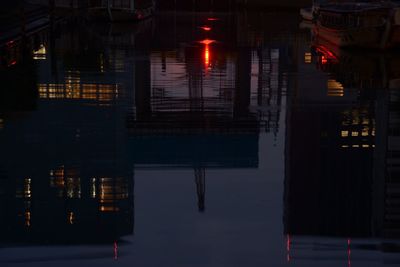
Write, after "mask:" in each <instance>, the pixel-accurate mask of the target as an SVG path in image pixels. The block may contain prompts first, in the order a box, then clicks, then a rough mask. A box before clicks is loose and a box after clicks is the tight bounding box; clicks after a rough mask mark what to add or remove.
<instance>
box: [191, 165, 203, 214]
mask: <svg viewBox="0 0 400 267" xmlns="http://www.w3.org/2000/svg"><path fill="white" fill-rule="evenodd" d="M205 173H206V172H205V169H204V168H201V167H197V168H195V169H194V175H195V182H196V192H197V206H198V208H199V212H204V211H205V195H206V174H205Z"/></svg>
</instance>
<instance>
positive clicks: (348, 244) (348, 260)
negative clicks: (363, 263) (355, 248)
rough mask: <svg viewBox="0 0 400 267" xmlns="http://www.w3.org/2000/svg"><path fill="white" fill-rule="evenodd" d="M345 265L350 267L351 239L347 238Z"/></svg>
mask: <svg viewBox="0 0 400 267" xmlns="http://www.w3.org/2000/svg"><path fill="white" fill-rule="evenodd" d="M347 265H348V266H349V267H351V239H350V238H348V239H347Z"/></svg>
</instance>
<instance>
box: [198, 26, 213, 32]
mask: <svg viewBox="0 0 400 267" xmlns="http://www.w3.org/2000/svg"><path fill="white" fill-rule="evenodd" d="M200 29H203V30H204V31H206V32H209V31H211V27H208V26H203V27H200Z"/></svg>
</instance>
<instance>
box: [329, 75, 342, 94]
mask: <svg viewBox="0 0 400 267" xmlns="http://www.w3.org/2000/svg"><path fill="white" fill-rule="evenodd" d="M343 95H344V87H343V85H342V84H341V83H340V82H338V81H336V80H332V79H330V80H328V96H336V97H338V96H339V97H341V96H343Z"/></svg>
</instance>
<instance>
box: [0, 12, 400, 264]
mask: <svg viewBox="0 0 400 267" xmlns="http://www.w3.org/2000/svg"><path fill="white" fill-rule="evenodd" d="M0 55H1V56H2V57H1V61H0V65H1V71H0V81H1V86H0V87H1V100H0V144H1V152H0V157H1V161H0V199H1V202H0V209H1V220H0V232H1V239H0V242H1V243H0V247H1V248H0V266H41V267H42V266H94V265H95V266H141V267H142V266H307V267H311V266H321V267H322V266H324V267H328V266H334V267H337V266H362V267H366V266H374V267H378V266H384V265H385V266H386V265H389V266H396V265H398V264H400V254H397V253H398V252H399V251H400V243H399V242H398V241H397V240H398V239H397V238H398V237H399V234H400V206H399V205H400V178H399V177H400V176H399V165H398V164H399V156H400V139H399V122H400V120H399V118H400V116H399V103H400V94H399V91H398V89H399V87H400V86H399V85H400V83H399V80H398V79H399V78H400V56H399V55H397V54H395V53H393V52H390V53H379V52H366V51H340V50H338V49H335V48H334V47H330V46H329V45H328V44H324V43H323V42H322V41H321V40H315V39H314V38H313V37H312V34H311V30H310V25H307V24H304V23H303V24H301V25H300V21H299V18H298V14H297V13H290V12H289V13H288V12H276V11H274V12H263V13H256V12H253V13H250V12H249V13H247V12H239V13H235V12H233V13H182V12H179V13H178V12H175V13H174V12H171V13H161V14H158V15H157V16H156V17H155V18H153V19H151V20H147V21H144V22H142V23H139V24H129V23H128V24H105V23H94V22H84V21H81V20H73V21H64V22H60V23H57V24H55V25H52V26H51V28H49V29H45V30H43V31H41V32H39V33H36V34H35V35H33V36H28V37H26V38H22V39H21V40H18V41H15V42H9V43H8V44H7V45H6V46H5V47H3V48H2V49H1V53H0Z"/></svg>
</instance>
